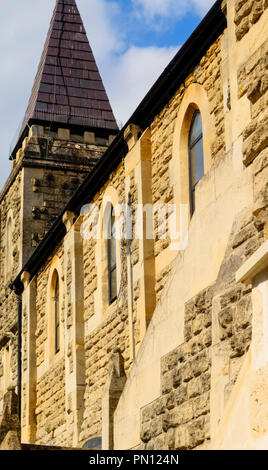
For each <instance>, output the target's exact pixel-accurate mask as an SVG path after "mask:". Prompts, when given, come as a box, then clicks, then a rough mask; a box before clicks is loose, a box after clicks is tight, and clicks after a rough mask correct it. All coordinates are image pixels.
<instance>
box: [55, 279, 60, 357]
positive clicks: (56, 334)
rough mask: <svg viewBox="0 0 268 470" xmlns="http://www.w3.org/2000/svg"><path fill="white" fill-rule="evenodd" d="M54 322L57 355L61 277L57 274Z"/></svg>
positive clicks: (58, 348) (58, 346)
mask: <svg viewBox="0 0 268 470" xmlns="http://www.w3.org/2000/svg"><path fill="white" fill-rule="evenodd" d="M54 321H55V354H57V353H58V352H59V350H60V293H59V276H58V274H56V280H55V292H54Z"/></svg>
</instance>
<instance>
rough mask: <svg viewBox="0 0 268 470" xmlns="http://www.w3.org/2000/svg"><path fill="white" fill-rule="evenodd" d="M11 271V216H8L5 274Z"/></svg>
mask: <svg viewBox="0 0 268 470" xmlns="http://www.w3.org/2000/svg"><path fill="white" fill-rule="evenodd" d="M11 273H12V218H11V217H9V218H8V221H7V228H6V275H7V276H9V275H11Z"/></svg>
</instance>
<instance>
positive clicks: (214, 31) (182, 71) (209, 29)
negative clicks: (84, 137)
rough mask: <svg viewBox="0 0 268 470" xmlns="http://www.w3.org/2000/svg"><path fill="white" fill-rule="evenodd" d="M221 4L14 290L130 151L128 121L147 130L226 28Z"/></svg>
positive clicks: (14, 286) (183, 49)
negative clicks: (129, 127) (73, 214)
mask: <svg viewBox="0 0 268 470" xmlns="http://www.w3.org/2000/svg"><path fill="white" fill-rule="evenodd" d="M221 4H222V0H217V1H216V2H215V3H214V5H213V6H212V8H211V9H210V11H209V12H208V14H207V15H206V16H205V18H204V19H203V20H202V22H201V23H200V24H199V26H198V27H197V28H196V29H195V31H194V32H193V33H192V35H191V36H190V37H189V39H188V40H187V41H186V43H185V44H184V45H183V46H182V47H181V49H180V50H179V51H178V53H177V54H176V56H175V57H174V59H172V61H171V62H170V64H169V65H168V66H167V67H166V69H165V70H164V72H163V73H162V74H161V75H160V77H159V79H158V80H157V81H156V82H155V84H154V85H153V87H152V88H151V90H150V91H149V92H148V93H147V95H146V96H145V97H144V99H143V100H142V102H141V103H140V105H139V106H138V107H137V109H136V111H135V112H134V113H133V114H132V116H131V117H130V119H129V120H128V121H127V123H126V124H125V125H124V127H123V128H122V129H121V131H120V132H119V133H118V134H117V136H116V138H115V139H114V141H113V142H112V144H111V145H110V147H108V149H107V150H106V152H105V153H104V154H103V155H102V157H101V158H100V160H99V162H98V163H97V164H96V166H95V167H94V168H93V170H92V171H91V172H90V173H89V175H88V176H87V177H86V178H85V180H84V182H83V183H82V184H81V186H80V187H79V188H78V189H77V191H76V192H75V193H74V195H73V196H72V198H71V199H70V201H69V202H68V204H67V205H66V207H65V208H64V209H63V211H62V213H61V214H60V215H59V217H58V219H57V220H56V221H55V223H54V224H53V226H52V227H51V229H50V230H49V231H48V232H47V234H46V236H45V237H44V239H43V240H42V241H41V242H40V244H39V245H38V247H37V248H36V250H35V251H34V253H33V254H32V256H31V257H30V259H29V260H28V261H27V263H26V264H25V265H24V267H23V268H22V270H21V272H20V273H19V274H18V276H17V277H16V279H15V280H14V282H13V283H12V284H11V286H10V287H11V289H13V290H14V291H15V292H17V293H20V292H21V291H23V284H22V282H21V275H22V273H23V272H24V271H27V272H29V273H30V274H31V277H33V276H34V275H35V274H36V273H37V272H38V270H39V268H40V266H42V263H44V262H45V260H46V259H47V257H48V256H49V255H50V254H51V252H52V251H53V249H54V248H55V246H57V244H58V243H60V241H61V240H62V238H63V237H64V236H65V234H66V228H65V225H64V223H63V221H62V216H63V214H64V213H65V212H66V211H71V212H74V213H75V214H76V215H77V216H78V215H79V212H80V209H81V207H82V206H83V205H84V204H87V203H89V202H91V201H92V199H93V198H94V195H95V194H96V193H97V192H98V191H99V190H100V188H101V187H102V186H103V185H104V184H105V181H107V179H108V178H109V175H110V174H111V173H112V171H114V170H115V169H116V167H117V166H118V165H119V163H120V162H121V161H122V159H123V158H124V157H125V155H126V154H127V152H128V147H127V144H126V142H125V139H124V132H125V130H126V128H127V127H128V125H129V124H136V125H138V126H139V127H140V128H141V129H143V130H145V129H146V128H147V127H148V126H149V125H150V124H151V122H152V121H153V119H154V117H155V116H156V115H157V114H158V113H159V112H160V111H161V109H162V108H163V107H164V106H165V105H166V104H167V103H168V102H169V100H170V99H171V97H172V96H173V95H174V93H175V92H176V90H177V89H178V88H179V86H180V84H181V83H182V82H183V81H184V80H185V79H186V78H187V76H188V75H189V73H190V72H191V70H193V68H194V67H195V66H196V64H198V63H199V61H200V60H201V58H202V57H203V55H204V54H205V53H206V51H207V50H208V49H209V47H210V46H211V44H213V42H214V41H215V40H216V39H217V38H218V37H219V36H220V34H222V32H223V31H224V28H226V26H227V22H226V17H225V15H224V13H223V11H222V9H221Z"/></svg>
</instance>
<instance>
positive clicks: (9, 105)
mask: <svg viewBox="0 0 268 470" xmlns="http://www.w3.org/2000/svg"><path fill="white" fill-rule="evenodd" d="M213 3H214V2H213V0H77V5H78V8H79V9H80V13H81V15H82V18H83V21H84V25H85V28H86V30H87V34H88V38H89V41H90V43H91V47H92V49H93V52H94V55H95V58H96V61H97V63H98V66H99V68H100V72H101V75H102V78H103V81H104V85H105V87H106V90H107V93H108V96H109V98H110V101H111V104H112V107H113V110H114V113H115V116H116V118H117V121H118V123H119V125H123V124H124V123H125V122H126V120H127V119H128V118H129V117H130V115H131V114H132V112H133V111H134V110H135V108H136V107H137V106H138V104H139V102H140V101H141V100H142V98H143V97H144V96H145V94H146V93H147V91H148V90H149V89H150V87H151V86H152V85H153V83H154V82H155V80H156V79H157V78H158V76H159V75H160V73H161V72H162V71H163V69H164V68H165V66H166V65H167V64H168V63H169V62H170V60H171V59H172V57H173V56H174V55H175V53H176V52H177V51H178V50H179V48H180V46H181V45H182V44H183V43H184V42H185V41H186V40H187V38H188V37H189V36H190V34H191V33H192V31H193V30H194V29H195V28H196V26H197V25H198V24H199V23H200V21H201V19H202V17H203V16H204V15H205V13H206V12H207V11H208V10H209V8H210V7H211V6H212V4H213ZM54 6H55V0H12V1H11V0H1V18H0V61H1V69H0V112H1V126H0V142H1V147H0V160H1V172H0V188H1V187H2V186H3V184H4V182H5V180H6V178H7V176H8V174H9V172H10V162H9V160H8V157H9V152H10V146H11V145H12V141H14V136H15V134H16V131H17V129H18V128H19V126H20V123H21V121H22V119H23V115H24V112H25V110H26V107H27V101H28V99H29V95H30V92H31V87H32V85H33V81H34V77H35V73H36V70H37V67H38V63H39V60H40V56H41V53H42V48H43V45H44V41H45V38H46V33H47V30H48V27H49V22H50V18H51V15H52V11H53V8H54Z"/></svg>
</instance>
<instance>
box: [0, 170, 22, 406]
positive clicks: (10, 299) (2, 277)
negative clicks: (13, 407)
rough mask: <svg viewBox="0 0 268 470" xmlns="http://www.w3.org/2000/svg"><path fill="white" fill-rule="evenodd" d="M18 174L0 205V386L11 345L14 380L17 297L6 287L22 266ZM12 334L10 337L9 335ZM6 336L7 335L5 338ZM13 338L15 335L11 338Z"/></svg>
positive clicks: (12, 378) (12, 379) (13, 376)
mask: <svg viewBox="0 0 268 470" xmlns="http://www.w3.org/2000/svg"><path fill="white" fill-rule="evenodd" d="M21 179H22V177H21V173H19V174H18V175H17V177H16V179H15V181H14V183H13V186H12V187H11V188H10V191H9V192H8V193H7V194H6V195H5V197H4V198H3V199H2V200H1V202H0V218H1V220H0V250H1V253H0V254H1V256H0V299H1V300H0V344H1V346H0V383H2V378H3V364H1V360H2V354H1V352H2V351H1V348H2V347H6V346H7V344H8V345H9V346H10V348H11V351H12V355H11V364H10V366H11V373H10V384H11V383H15V382H16V378H17V311H18V305H17V297H16V295H15V294H14V292H12V291H11V290H10V288H9V284H10V282H11V280H12V279H13V278H14V276H15V274H16V273H17V272H18V270H19V267H20V263H21V253H20V246H21V206H22V202H21V192H22V187H21ZM9 211H12V228H13V231H12V247H11V250H12V253H11V254H12V256H11V259H12V262H11V266H12V269H11V270H10V272H8V273H6V245H5V240H6V227H7V221H8V216H9ZM10 333H11V336H10ZM6 334H8V336H6ZM13 335H14V336H13ZM3 393H4V390H3V387H0V406H1V403H2V404H3Z"/></svg>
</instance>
